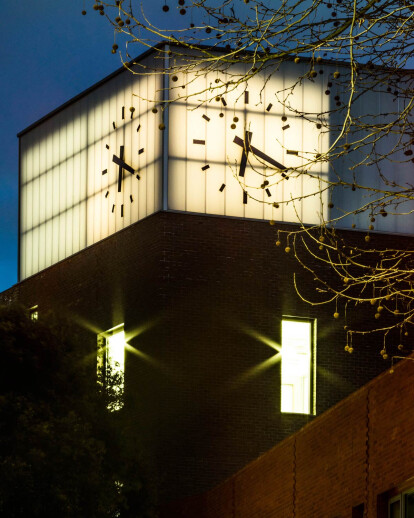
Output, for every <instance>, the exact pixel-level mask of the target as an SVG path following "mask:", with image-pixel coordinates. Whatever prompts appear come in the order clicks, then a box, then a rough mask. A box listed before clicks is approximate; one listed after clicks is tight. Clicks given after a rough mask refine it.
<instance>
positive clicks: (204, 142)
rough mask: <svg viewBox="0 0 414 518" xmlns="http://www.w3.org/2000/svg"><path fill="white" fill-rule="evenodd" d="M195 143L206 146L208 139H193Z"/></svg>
mask: <svg viewBox="0 0 414 518" xmlns="http://www.w3.org/2000/svg"><path fill="white" fill-rule="evenodd" d="M193 144H200V145H202V146H205V144H206V141H205V140H199V139H196V138H195V139H193Z"/></svg>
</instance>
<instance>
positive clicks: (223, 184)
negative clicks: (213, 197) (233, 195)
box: [219, 183, 226, 192]
mask: <svg viewBox="0 0 414 518" xmlns="http://www.w3.org/2000/svg"><path fill="white" fill-rule="evenodd" d="M225 187H226V184H225V183H222V184H221V187H220V189H219V191H220V192H223V191H224V188H225Z"/></svg>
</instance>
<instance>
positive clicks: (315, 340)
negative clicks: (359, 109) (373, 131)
mask: <svg viewBox="0 0 414 518" xmlns="http://www.w3.org/2000/svg"><path fill="white" fill-rule="evenodd" d="M174 59H175V61H174ZM179 59H180V58H179V57H177V58H173V56H171V53H170V52H169V49H168V47H166V46H165V45H160V46H159V47H157V48H155V49H153V50H151V51H149V52H147V53H146V54H144V55H142V56H141V57H139V58H137V59H136V60H134V62H133V63H130V64H129V65H128V69H127V67H123V68H122V69H120V70H118V71H117V72H115V73H114V74H112V75H111V76H109V77H107V78H106V79H104V80H103V81H101V82H100V83H98V84H96V85H94V86H93V87H91V88H90V89H89V90H87V91H85V92H83V93H81V94H80V95H78V96H77V97H76V98H74V99H72V100H71V101H69V102H67V103H66V104H65V105H63V106H61V107H60V108H58V109H57V110H55V111H54V112H52V113H50V114H48V115H47V116H45V117H44V118H43V119H41V120H40V121H38V122H36V123H35V124H33V125H32V126H30V127H29V128H27V129H26V130H24V131H22V132H21V133H20V135H19V137H20V252H19V253H20V259H19V262H20V267H19V268H20V270H19V283H18V284H17V285H16V286H14V287H12V288H10V290H7V292H5V293H3V294H1V296H0V300H2V301H3V302H5V301H6V302H9V301H16V302H19V303H20V304H24V305H25V306H26V307H27V308H28V309H29V308H34V307H36V311H37V314H38V316H39V319H41V318H42V315H45V314H46V313H47V311H48V310H56V308H58V309H59V311H61V312H62V313H64V314H65V316H66V317H68V318H70V319H71V321H72V322H73V324H74V326H76V327H77V328H79V329H80V330H81V332H82V333H83V334H84V336H85V354H88V355H89V357H90V356H91V354H92V356H93V355H96V356H97V360H98V361H99V362H101V363H102V361H103V358H107V359H108V361H109V362H110V361H111V358H112V360H114V358H116V363H117V364H118V366H119V368H120V369H122V371H123V372H122V380H123V383H122V387H120V390H119V394H120V397H121V399H122V401H120V403H119V404H118V405H116V407H115V409H114V411H116V412H124V413H126V414H127V416H128V419H129V422H130V423H131V429H133V431H134V433H135V434H136V438H137V443H139V444H141V445H142V447H143V450H144V451H145V452H146V453H147V455H148V457H149V459H150V461H151V463H152V465H153V469H154V472H155V473H156V474H157V479H158V480H160V481H162V483H161V484H160V485H161V486H162V487H160V493H161V498H162V499H163V500H171V499H173V498H179V497H181V496H188V495H191V494H196V493H201V492H202V491H204V490H206V489H208V488H211V487H212V486H213V485H215V484H216V483H218V482H220V481H221V480H223V479H225V478H226V477H229V476H230V475H232V474H233V473H234V472H236V471H237V470H238V469H240V468H242V467H243V466H244V465H245V464H247V463H248V462H250V461H251V460H253V459H254V458H256V457H258V456H259V455H261V454H262V453H264V452H265V451H266V450H267V449H269V448H271V447H272V446H273V445H274V444H275V443H277V442H279V441H281V440H283V439H284V438H286V437H287V436H289V435H290V434H291V433H293V432H294V431H296V430H298V429H299V428H301V427H302V426H304V425H305V424H307V423H308V422H309V421H311V420H312V419H313V418H314V416H315V415H318V414H320V413H321V412H323V411H325V410H326V409H328V408H329V407H331V406H332V405H333V404H335V403H336V402H338V401H339V400H341V399H342V398H344V397H345V396H347V395H348V394H349V393H350V392H352V391H353V390H355V389H356V388H357V387H358V386H360V385H362V384H364V383H365V382H367V381H368V380H369V379H371V378H372V377H374V376H375V375H377V374H378V373H379V372H381V371H382V370H383V369H384V368H385V367H386V365H384V361H383V359H382V358H381V357H380V355H379V354H377V349H378V347H377V346H378V344H377V342H376V341H375V338H372V337H371V336H368V335H367V337H365V338H364V344H363V346H361V347H359V348H358V344H354V348H355V354H353V355H349V354H348V353H346V352H345V351H344V345H345V343H344V327H343V326H344V322H343V321H342V320H341V318H339V319H337V318H333V316H332V313H333V311H332V308H331V307H329V306H310V305H308V304H306V303H305V302H303V301H302V300H300V299H299V297H298V296H297V294H296V291H295V289H294V285H293V278H294V276H296V277H295V278H296V282H300V284H301V286H302V287H303V289H304V291H305V292H307V293H313V292H314V284H313V279H312V278H309V276H307V274H306V272H302V271H300V268H299V266H298V263H297V262H296V260H295V258H294V257H293V254H288V253H286V254H285V253H284V252H282V255H281V253H280V249H278V247H275V244H274V243H275V238H276V232H275V229H278V228H281V229H283V230H289V229H292V230H295V229H297V228H298V223H304V224H309V225H318V224H319V223H320V222H321V221H322V220H326V219H327V218H328V217H329V216H328V213H327V211H329V210H331V209H330V208H329V203H328V201H329V189H328V188H323V189H321V185H322V184H323V185H328V186H329V178H330V175H332V174H333V170H332V169H331V167H330V165H329V160H328V159H326V160H324V161H320V160H318V157H320V156H325V157H329V149H330V145H331V143H332V140H333V138H334V136H333V135H331V134H330V133H329V132H328V129H327V128H328V125H327V122H328V117H330V116H331V115H330V105H329V102H330V97H328V96H327V95H325V89H326V86H325V82H326V78H327V77H328V76H330V75H332V73H333V70H336V68H337V66H336V65H335V66H334V65H330V64H329V63H327V64H324V74H319V75H318V77H317V78H312V80H310V79H308V80H306V81H305V80H304V81H303V82H301V83H298V84H297V87H296V88H295V89H294V91H292V90H291V89H289V85H291V83H292V78H293V77H295V78H296V79H297V77H298V74H299V75H300V74H301V71H300V70H299V69H298V67H302V72H303V73H304V71H305V68H304V67H306V66H307V64H306V63H303V64H302V63H301V64H295V63H294V62H293V61H292V62H286V63H285V64H283V65H280V66H279V68H278V69H277V70H276V71H275V70H273V71H272V74H268V75H266V73H265V72H263V73H260V74H256V75H253V76H252V77H251V78H250V79H249V80H248V81H247V83H246V82H238V81H237V77H239V76H240V75H241V74H244V73H245V72H246V70H245V68H244V67H245V65H244V64H235V65H234V66H232V67H228V68H227V69H226V70H218V69H217V70H210V71H207V72H206V71H199V70H197V69H196V68H191V67H190V68H189V67H187V71H186V72H184V71H183V70H182V69H181V71H180V63H179ZM183 59H184V58H183ZM372 95H375V96H377V97H376V100H378V99H379V98H381V102H382V105H385V104H386V102H387V98H386V97H384V98H383V97H381V96H382V94H381V93H378V92H376V93H373V94H372ZM377 98H378V99H377ZM301 113H307V114H308V116H307V117H306V118H305V117H303V116H301V115H300V114H301ZM344 164H345V165H346V163H345V162H344ZM345 165H344V167H345ZM321 192H322V194H320V193H321ZM352 194H353V196H358V193H356V194H355V193H352ZM341 195H342V196H343V197H344V199H345V198H346V196H348V193H347V192H345V191H344V192H343V193H342V194H341ZM345 201H346V200H345ZM344 203H345V202H344ZM333 210H335V209H333ZM383 219H384V221H383V222H380V224H381V225H383V228H379V230H383V231H387V230H389V229H388V228H387V227H386V225H390V224H391V223H390V221H391V222H392V218H391V217H390V218H383ZM269 221H272V223H275V225H276V226H271V225H269ZM348 223H349V222H348V220H347V219H346V218H344V219H343V226H344V227H346V225H348ZM348 226H349V227H350V225H348ZM360 228H361V229H363V228H364V227H363V225H362V224H361V226H360ZM400 231H403V229H400ZM349 235H350V238H351V239H359V238H360V237H361V236H360V234H359V233H358V232H354V233H353V234H352V233H351V232H349ZM352 236H353V237H352ZM381 239H383V240H385V241H384V242H388V241H389V243H390V247H391V246H392V240H393V239H394V237H393V236H392V235H388V236H387V235H385V234H384V235H383V236H382V237H381ZM360 318H361V319H363V318H364V315H362V314H361V315H360ZM102 351H104V352H105V351H106V352H105V354H104V355H102V354H101V352H102ZM373 351H376V352H373ZM105 361H106V360H105ZM91 375H96V366H95V368H94V370H93V373H92V374H91Z"/></svg>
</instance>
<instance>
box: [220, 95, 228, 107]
mask: <svg viewBox="0 0 414 518" xmlns="http://www.w3.org/2000/svg"><path fill="white" fill-rule="evenodd" d="M221 102H222V103H223V106H227V103H226V99H225V98H224V97H221Z"/></svg>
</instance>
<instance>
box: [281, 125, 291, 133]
mask: <svg viewBox="0 0 414 518" xmlns="http://www.w3.org/2000/svg"><path fill="white" fill-rule="evenodd" d="M289 128H290V124H286V125H285V126H282V130H283V131H285V130H287V129H289Z"/></svg>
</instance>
